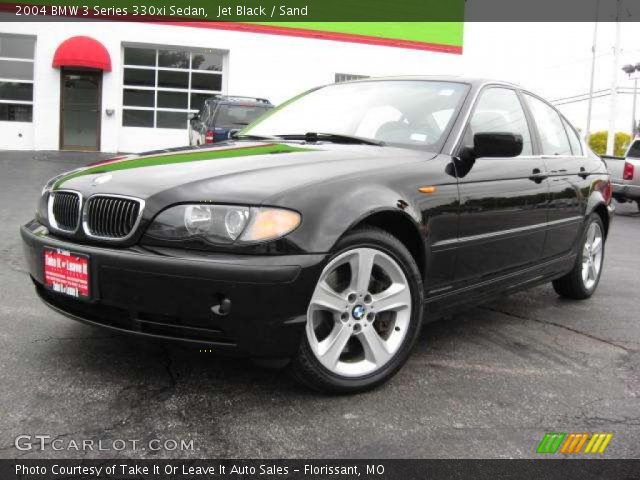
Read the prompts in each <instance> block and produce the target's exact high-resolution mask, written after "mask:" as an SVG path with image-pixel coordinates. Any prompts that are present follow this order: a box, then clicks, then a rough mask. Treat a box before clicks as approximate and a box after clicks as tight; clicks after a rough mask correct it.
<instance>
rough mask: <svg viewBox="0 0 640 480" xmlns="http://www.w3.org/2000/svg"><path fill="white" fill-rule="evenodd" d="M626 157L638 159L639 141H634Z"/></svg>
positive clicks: (639, 152) (639, 153)
mask: <svg viewBox="0 0 640 480" xmlns="http://www.w3.org/2000/svg"><path fill="white" fill-rule="evenodd" d="M627 157H631V158H640V140H636V141H635V142H633V143H632V144H631V147H629V152H628V153H627Z"/></svg>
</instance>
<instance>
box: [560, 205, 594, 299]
mask: <svg viewBox="0 0 640 480" xmlns="http://www.w3.org/2000/svg"><path fill="white" fill-rule="evenodd" d="M592 233H595V235H596V236H599V238H600V243H599V247H592V246H590V245H591V244H592V242H593V239H591V235H592ZM604 246H605V235H604V225H603V224H602V219H601V218H600V216H599V215H598V214H597V213H592V214H591V215H590V216H589V218H588V220H587V223H586V225H585V228H584V232H583V233H582V237H581V239H580V244H579V247H578V255H577V257H576V263H575V265H574V266H573V269H572V270H571V271H570V272H569V273H568V274H566V275H565V276H564V277H561V278H558V279H557V280H554V281H553V288H554V289H555V291H556V293H558V295H561V296H563V297H567V298H572V299H575V300H584V299H585V298H589V297H590V296H591V295H593V293H594V292H595V291H596V288H597V287H598V283H599V282H600V276H601V275H602V267H603V266H604V250H605V248H604ZM598 255H599V256H598ZM590 265H591V266H592V267H593V270H590ZM584 269H587V273H586V275H587V278H585V270H584Z"/></svg>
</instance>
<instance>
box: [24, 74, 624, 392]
mask: <svg viewBox="0 0 640 480" xmlns="http://www.w3.org/2000/svg"><path fill="white" fill-rule="evenodd" d="M610 199H611V184H610V182H609V175H608V173H607V170H606V167H605V165H604V164H603V162H602V161H601V160H600V158H599V157H597V156H596V155H594V154H593V153H592V152H591V151H590V150H589V149H588V148H587V146H586V145H585V144H584V142H583V141H582V140H581V139H580V137H579V135H578V134H577V132H576V130H575V129H574V128H573V127H572V126H571V124H570V123H569V122H568V121H567V120H566V119H565V118H564V117H563V116H562V115H561V114H560V113H559V112H558V111H557V110H556V109H555V108H554V107H553V106H551V105H550V104H549V103H547V102H545V101H544V100H542V99H541V98H539V97H537V96H536V95H534V94H532V93H530V92H528V91H526V90H523V89H521V88H519V87H517V86H514V85H511V84H507V83H503V82H495V81H484V80H466V79H460V78H453V77H452V78H449V77H429V78H414V77H402V78H389V79H374V80H364V81H356V82H352V83H344V84H337V85H331V86H326V87H321V88H317V89H314V90H311V91H309V92H306V93H304V94H302V95H300V96H297V97H295V98H293V99H292V100H290V101H288V102H286V103H285V104H283V105H282V106H280V107H279V108H277V109H275V110H273V112H272V113H271V114H270V115H267V116H265V117H261V118H260V119H259V120H258V121H256V122H255V123H253V124H251V125H249V126H248V127H246V128H245V129H244V130H242V131H241V132H239V133H238V134H237V135H236V136H235V138H234V139H232V140H229V141H226V142H222V143H220V144H216V145H215V146H207V147H206V148H197V149H174V150H163V151H156V152H150V153H147V154H144V155H137V156H127V157H121V158H115V159H112V160H109V161H106V162H103V163H99V164H94V165H90V166H87V167H84V168H81V169H78V170H74V171H71V172H68V173H66V174H63V175H60V176H57V177H55V178H53V179H51V180H50V181H49V182H48V183H47V185H46V186H45V187H44V189H43V192H42V197H41V198H40V200H39V204H38V208H37V214H36V218H35V219H34V220H32V221H30V222H29V223H27V224H26V225H24V226H23V227H22V229H21V234H22V238H23V240H24V247H25V253H26V259H27V262H28V266H29V271H30V274H31V277H32V279H33V283H34V285H35V288H36V292H37V294H38V296H39V297H40V298H41V299H42V300H43V301H44V302H45V303H46V304H47V305H48V306H50V307H51V308H53V309H54V310H56V311H58V312H60V313H62V314H64V315H67V316H69V317H71V318H73V319H75V320H79V321H82V322H86V323H89V324H92V325H99V326H102V327H106V328H110V329H113V330H117V331H121V332H129V333H133V334H136V335H141V336H146V337H155V338H165V339H166V338H169V339H177V340H182V341H186V342H191V343H192V344H194V345H197V346H206V348H208V349H211V350H213V351H215V352H219V353H221V354H222V353H226V354H232V355H243V356H249V357H253V358H258V359H273V358H276V359H290V362H289V368H290V370H291V371H292V372H293V374H294V375H295V376H296V377H297V378H298V379H299V380H301V381H302V382H304V383H306V384H307V385H309V386H311V387H313V388H316V389H319V390H323V391H330V392H343V393H347V392H356V391H361V390H365V389H368V388H371V387H373V386H375V385H378V384H380V383H381V382H384V381H385V380H387V379H389V378H390V377H391V376H392V375H393V374H394V373H395V372H397V371H398V369H399V368H400V367H401V366H402V365H403V363H404V362H405V361H406V360H407V357H408V355H409V353H410V351H411V347H412V345H413V343H414V342H415V341H416V338H417V336H418V333H419V331H420V327H421V325H422V324H423V321H426V320H428V319H432V318H436V317H437V316H438V315H440V314H441V313H442V312H445V311H448V310H451V309H454V308H460V307H462V306H464V305H469V304H472V303H476V302H480V301H483V300H486V299H488V298H490V297H492V296H496V295H501V294H507V293H511V292H515V291H517V290H520V289H524V288H529V287H532V286H534V285H538V284H541V283H544V282H553V286H554V288H555V290H556V291H557V292H558V294H560V295H562V296H565V297H569V298H573V299H585V298H588V297H589V296H591V295H592V294H593V293H594V291H595V290H596V287H597V285H598V281H599V279H600V274H601V272H602V266H603V262H604V251H605V250H604V244H605V240H606V237H607V232H608V230H609V225H610V218H611V213H612V209H611V207H610ZM423 319H426V320H423Z"/></svg>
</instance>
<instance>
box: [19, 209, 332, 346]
mask: <svg viewBox="0 0 640 480" xmlns="http://www.w3.org/2000/svg"><path fill="white" fill-rule="evenodd" d="M20 233H21V236H22V239H23V245H24V251H25V257H26V261H27V265H28V269H29V273H30V275H31V278H32V280H33V282H34V284H35V286H36V291H37V293H38V295H39V297H40V298H41V299H42V300H43V301H44V302H45V304H47V305H48V306H49V307H51V308H53V309H54V310H56V311H58V312H60V313H62V314H64V315H67V316H68V317H70V318H72V319H75V320H79V321H82V322H85V323H89V324H93V325H99V326H102V327H107V328H110V329H114V330H118V331H121V332H126V333H133V334H138V335H142V336H148V337H156V338H165V339H175V340H183V341H187V342H191V343H192V344H193V345H194V346H200V347H205V346H206V348H209V349H212V350H213V351H214V352H219V353H222V354H232V355H242V356H254V357H287V356H291V355H293V354H294V353H295V352H296V350H297V349H298V347H299V345H300V341H301V339H302V334H303V332H304V325H305V321H306V310H307V305H308V303H309V300H310V298H311V295H312V294H313V290H314V288H315V284H316V281H317V279H318V277H319V275H320V272H321V270H322V268H323V266H324V263H325V257H326V256H325V255H323V254H313V255H271V256H252V255H235V256H232V255H221V254H206V253H198V252H187V251H175V250H172V251H162V252H158V251H157V249H156V250H153V251H152V250H148V249H144V248H139V247H138V248H131V249H127V248H121V249H119V248H104V247H99V246H95V245H84V244H78V243H73V242H70V241H67V240H66V239H62V238H60V237H53V236H51V235H49V234H48V231H47V230H46V229H45V228H44V227H43V226H42V225H41V224H39V223H38V222H36V221H32V222H30V223H28V224H26V225H24V226H23V227H21V230H20ZM45 247H51V248H58V249H63V250H68V251H71V252H74V253H80V254H84V255H88V256H89V262H90V263H89V272H90V278H89V282H90V291H91V299H90V300H88V301H86V300H78V299H75V298H72V297H69V296H66V295H63V294H59V293H55V292H52V291H50V290H47V289H46V288H45V287H44V265H43V261H44V254H43V249H44V248H45ZM222 299H228V300H229V301H230V302H231V303H230V309H229V311H228V313H226V314H220V309H219V308H216V307H217V306H219V305H220V302H221V300H222Z"/></svg>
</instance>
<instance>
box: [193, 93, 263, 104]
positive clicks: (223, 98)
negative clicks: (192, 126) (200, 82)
mask: <svg viewBox="0 0 640 480" xmlns="http://www.w3.org/2000/svg"><path fill="white" fill-rule="evenodd" d="M205 102H206V103H227V104H229V105H233V104H236V103H244V104H247V103H253V104H255V105H264V106H271V105H273V104H272V103H271V102H270V101H269V100H267V99H266V98H258V97H243V96H241V95H214V96H212V97H210V98H207V99H206V100H205Z"/></svg>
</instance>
